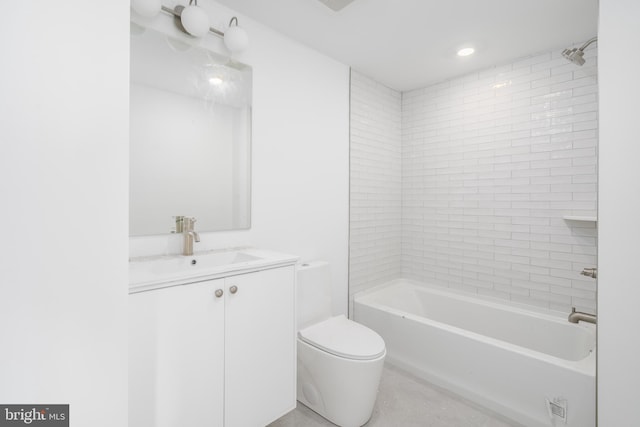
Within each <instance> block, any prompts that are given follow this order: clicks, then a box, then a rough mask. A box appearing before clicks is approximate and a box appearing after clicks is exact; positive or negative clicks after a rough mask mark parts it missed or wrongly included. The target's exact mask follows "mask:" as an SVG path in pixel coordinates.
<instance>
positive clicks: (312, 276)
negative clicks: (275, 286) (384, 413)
mask: <svg viewBox="0 0 640 427" xmlns="http://www.w3.org/2000/svg"><path fill="white" fill-rule="evenodd" d="M297 303H298V306H297V313H298V314H297V326H298V343H297V346H298V380H297V381H298V388H297V399H298V401H299V402H301V403H302V404H304V405H305V406H307V407H309V408H310V409H312V410H313V411H315V412H317V413H318V414H320V415H322V416H323V417H324V418H326V419H328V420H329V421H331V422H332V423H334V424H337V425H339V426H341V427H360V426H362V425H363V424H365V423H366V422H367V421H369V418H371V413H372V412H373V406H374V404H375V401H376V395H377V393H378V385H379V383H380V376H381V375H382V366H383V364H384V358H385V356H386V354H387V352H386V348H385V344H384V341H383V340H382V337H380V335H378V334H377V333H376V332H374V331H372V330H371V329H369V328H367V327H366V326H363V325H360V324H358V323H356V322H353V321H352V320H349V319H347V318H346V317H345V316H344V315H339V316H332V312H331V270H330V266H329V264H328V263H326V262H323V261H316V262H311V263H306V264H302V265H300V266H298V274H297Z"/></svg>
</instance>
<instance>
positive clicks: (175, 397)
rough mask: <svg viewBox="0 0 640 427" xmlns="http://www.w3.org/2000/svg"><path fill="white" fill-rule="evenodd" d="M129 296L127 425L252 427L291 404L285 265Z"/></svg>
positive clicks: (291, 325) (290, 282)
mask: <svg viewBox="0 0 640 427" xmlns="http://www.w3.org/2000/svg"><path fill="white" fill-rule="evenodd" d="M129 298H130V299H129V302H130V305H129V307H130V331H129V425H130V426H132V427H181V426H189V427H223V426H224V427H253V426H255V427H260V426H265V425H267V424H269V423H271V422H272V421H274V420H276V419H277V418H279V417H280V416H282V415H283V414H285V413H286V412H288V411H289V410H291V409H293V408H294V407H295V400H296V393H295V383H296V377H295V373H296V372H295V367H296V346H295V333H296V330H295V271H294V266H293V265H290V266H285V267H279V268H273V269H265V270H262V271H256V272H251V273H245V274H237V275H232V276H227V277H223V278H217V279H213V280H206V281H202V282H197V283H189V284H182V285H179V286H172V287H166V288H159V289H154V290H151V291H146V292H140V293H134V294H131V295H130V296H129Z"/></svg>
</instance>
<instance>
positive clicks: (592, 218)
mask: <svg viewBox="0 0 640 427" xmlns="http://www.w3.org/2000/svg"><path fill="white" fill-rule="evenodd" d="M562 218H563V219H566V220H568V221H586V222H598V217H596V216H576V215H564V216H563V217H562Z"/></svg>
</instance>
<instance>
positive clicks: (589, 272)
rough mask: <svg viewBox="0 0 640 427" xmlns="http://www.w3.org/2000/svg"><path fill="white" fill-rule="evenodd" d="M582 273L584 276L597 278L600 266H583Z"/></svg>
mask: <svg viewBox="0 0 640 427" xmlns="http://www.w3.org/2000/svg"><path fill="white" fill-rule="evenodd" d="M580 274H582V275H583V276H587V277H591V278H592V279H597V278H598V268H597V267H592V268H583V269H582V272H581V273H580Z"/></svg>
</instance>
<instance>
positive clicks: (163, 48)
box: [129, 29, 252, 236]
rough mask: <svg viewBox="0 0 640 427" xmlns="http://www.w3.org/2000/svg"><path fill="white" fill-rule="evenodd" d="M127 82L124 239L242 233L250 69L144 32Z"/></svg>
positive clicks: (246, 214) (246, 219) (134, 42)
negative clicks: (189, 230) (187, 221)
mask: <svg viewBox="0 0 640 427" xmlns="http://www.w3.org/2000/svg"><path fill="white" fill-rule="evenodd" d="M130 79H131V88H130V204H129V206H130V207H129V210H130V211H129V233H130V235H132V236H142V235H154V234H165V233H170V232H176V220H175V217H176V216H186V217H195V218H197V224H196V228H197V230H198V231H219V230H234V229H246V228H249V227H250V200H251V198H250V182H251V179H250V173H251V167H250V159H251V155H250V147H251V82H252V70H251V67H249V66H247V65H244V64H240V63H237V62H233V61H231V60H229V58H225V57H223V56H220V55H217V54H215V53H213V52H211V51H208V50H206V49H203V48H200V47H195V46H190V45H188V44H186V43H184V42H181V41H178V40H175V39H171V38H168V36H166V35H164V34H161V33H159V32H157V31H154V30H151V29H145V30H144V31H136V32H135V33H134V32H133V31H132V35H131V77H130ZM177 231H179V230H177Z"/></svg>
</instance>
